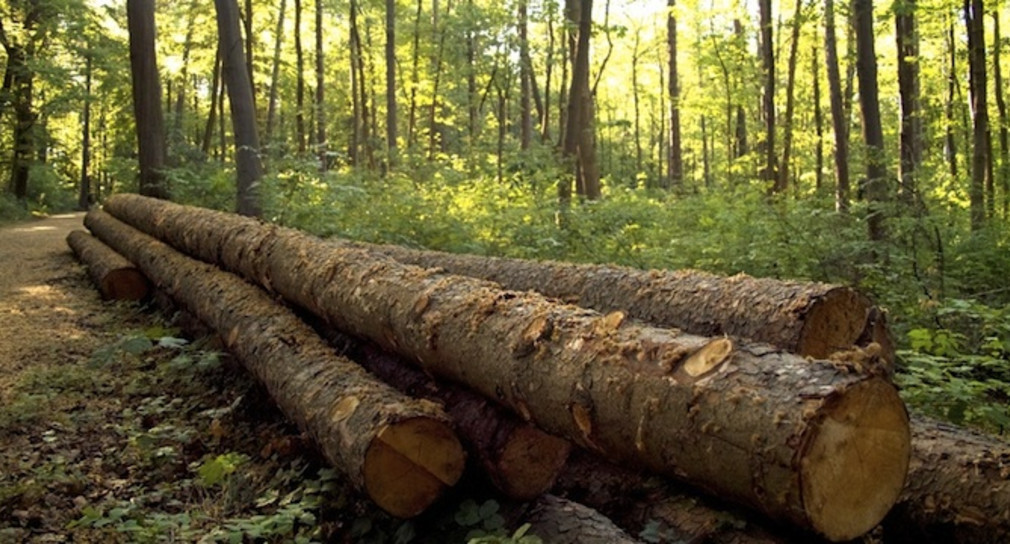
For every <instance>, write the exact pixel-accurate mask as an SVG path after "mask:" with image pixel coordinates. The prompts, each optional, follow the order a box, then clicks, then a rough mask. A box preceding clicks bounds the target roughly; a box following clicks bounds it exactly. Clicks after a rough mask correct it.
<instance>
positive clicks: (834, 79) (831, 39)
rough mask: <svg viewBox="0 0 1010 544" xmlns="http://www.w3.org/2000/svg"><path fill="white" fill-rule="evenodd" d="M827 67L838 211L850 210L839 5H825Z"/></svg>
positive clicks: (846, 119) (826, 2)
mask: <svg viewBox="0 0 1010 544" xmlns="http://www.w3.org/2000/svg"><path fill="white" fill-rule="evenodd" d="M824 64H825V65H826V67H827V72H828V94H829V95H830V98H831V124H832V126H833V127H834V132H835V153H834V155H835V210H836V211H838V212H840V213H846V212H848V210H849V127H848V117H847V116H846V113H845V102H844V99H843V97H842V78H841V73H840V71H839V69H838V40H837V39H836V38H835V2H834V0H825V2H824Z"/></svg>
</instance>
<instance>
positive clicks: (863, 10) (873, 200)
mask: <svg viewBox="0 0 1010 544" xmlns="http://www.w3.org/2000/svg"><path fill="white" fill-rule="evenodd" d="M852 16H853V19H854V25H855V27H856V51H857V54H856V72H857V73H858V74H859V107H860V111H861V112H862V114H863V116H862V119H863V123H862V125H863V143H864V144H865V145H866V152H865V154H866V158H865V161H866V182H865V194H866V201H867V202H868V203H869V210H868V215H867V216H866V227H867V234H868V236H869V239H870V240H871V241H874V242H878V241H882V240H883V239H884V238H885V237H886V236H887V233H886V231H885V229H884V219H885V215H886V213H885V211H884V209H883V205H884V203H885V202H886V201H887V200H888V190H887V171H886V170H885V168H884V160H885V155H884V130H883V128H882V127H881V121H880V98H879V94H880V90H879V89H878V88H877V56H876V53H875V52H874V51H875V48H874V45H873V40H874V33H873V1H872V0H852Z"/></svg>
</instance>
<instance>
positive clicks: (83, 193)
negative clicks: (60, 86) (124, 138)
mask: <svg viewBox="0 0 1010 544" xmlns="http://www.w3.org/2000/svg"><path fill="white" fill-rule="evenodd" d="M84 55H85V58H84V114H83V115H82V116H81V117H82V118H83V120H82V123H81V182H80V184H79V185H78V193H77V208H78V209H80V210H87V209H88V207H90V206H91V201H92V198H93V197H94V195H93V194H92V192H91V55H92V52H91V51H88V52H86V53H85V54H84Z"/></svg>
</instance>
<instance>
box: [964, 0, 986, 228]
mask: <svg viewBox="0 0 1010 544" xmlns="http://www.w3.org/2000/svg"><path fill="white" fill-rule="evenodd" d="M982 4H983V3H982V0H965V2H964V18H965V23H966V25H967V27H968V65H969V71H968V73H969V82H970V87H971V109H972V115H973V120H972V152H971V184H970V185H969V187H968V196H969V200H970V210H971V229H972V230H973V231H974V230H979V229H981V228H982V227H983V226H984V225H985V219H986V202H985V200H986V198H985V192H986V188H987V185H989V179H988V175H987V174H988V171H989V170H988V168H987V166H988V165H987V162H988V161H989V160H990V159H989V156H990V154H989V153H987V151H988V149H987V148H988V147H989V145H988V143H989V138H988V134H989V106H988V101H987V99H986V95H987V94H988V90H987V89H988V85H987V80H986V58H985V26H984V22H985V9H984V8H983V5H982Z"/></svg>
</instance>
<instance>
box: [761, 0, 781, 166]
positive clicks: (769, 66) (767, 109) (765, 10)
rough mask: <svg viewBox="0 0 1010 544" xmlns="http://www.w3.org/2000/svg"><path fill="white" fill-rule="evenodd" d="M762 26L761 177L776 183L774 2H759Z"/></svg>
mask: <svg viewBox="0 0 1010 544" xmlns="http://www.w3.org/2000/svg"><path fill="white" fill-rule="evenodd" d="M758 11H759V12H760V24H761V69H762V70H763V72H764V94H763V95H762V101H761V104H762V109H763V110H764V111H763V112H762V113H763V114H764V121H765V141H764V142H763V148H762V151H764V166H763V167H762V169H761V177H762V178H763V179H765V180H767V181H770V182H773V183H774V182H775V177H776V176H775V166H776V164H777V160H776V158H775V43H774V42H773V41H772V40H773V35H772V34H773V33H772V2H771V0H758Z"/></svg>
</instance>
